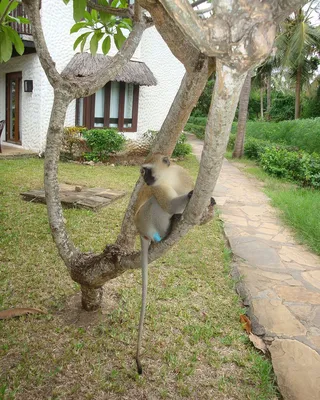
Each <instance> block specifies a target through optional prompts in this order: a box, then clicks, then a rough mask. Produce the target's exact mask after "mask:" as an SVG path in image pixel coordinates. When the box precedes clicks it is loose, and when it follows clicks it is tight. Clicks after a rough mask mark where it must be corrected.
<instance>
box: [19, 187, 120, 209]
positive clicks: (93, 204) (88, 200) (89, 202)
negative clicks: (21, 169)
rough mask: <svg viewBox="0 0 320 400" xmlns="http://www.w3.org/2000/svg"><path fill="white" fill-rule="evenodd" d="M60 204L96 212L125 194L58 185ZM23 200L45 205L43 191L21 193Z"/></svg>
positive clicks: (116, 191) (104, 189) (111, 190)
mask: <svg viewBox="0 0 320 400" xmlns="http://www.w3.org/2000/svg"><path fill="white" fill-rule="evenodd" d="M59 189H60V200H61V204H62V205H63V206H65V207H74V208H86V209H90V210H93V211H97V210H99V209H101V208H102V207H106V206H108V205H109V204H110V203H111V202H112V201H114V200H117V199H120V198H121V197H123V196H125V194H126V192H124V191H120V190H113V189H106V188H86V187H82V186H80V185H70V184H67V183H61V184H59ZM21 196H22V197H23V199H24V200H27V201H36V202H40V203H45V202H46V198H45V193H44V190H43V189H41V190H30V191H28V192H23V193H21Z"/></svg>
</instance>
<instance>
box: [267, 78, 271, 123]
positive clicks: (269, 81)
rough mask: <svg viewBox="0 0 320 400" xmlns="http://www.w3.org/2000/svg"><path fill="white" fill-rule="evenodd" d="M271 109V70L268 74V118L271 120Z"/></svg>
mask: <svg viewBox="0 0 320 400" xmlns="http://www.w3.org/2000/svg"><path fill="white" fill-rule="evenodd" d="M270 110H271V71H270V72H268V74H267V119H268V121H269V120H270Z"/></svg>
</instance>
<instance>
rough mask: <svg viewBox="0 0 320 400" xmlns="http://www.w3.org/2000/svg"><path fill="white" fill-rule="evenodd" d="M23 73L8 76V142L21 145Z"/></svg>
mask: <svg viewBox="0 0 320 400" xmlns="http://www.w3.org/2000/svg"><path fill="white" fill-rule="evenodd" d="M21 81H22V73H21V72H13V73H10V74H7V75H6V141H7V142H11V143H16V144H21V136H20V98H21Z"/></svg>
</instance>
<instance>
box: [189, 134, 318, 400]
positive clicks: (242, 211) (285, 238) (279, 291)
mask: <svg viewBox="0 0 320 400" xmlns="http://www.w3.org/2000/svg"><path fill="white" fill-rule="evenodd" d="M190 143H191V144H192V147H193V152H194V154H195V155H196V156H197V157H198V159H200V155H201V151H202V144H203V143H202V142H201V141H200V140H197V139H195V138H194V137H192V136H190ZM213 196H214V198H215V199H216V201H217V204H218V208H219V210H220V212H221V215H220V218H221V219H222V221H223V223H224V230H225V233H226V236H227V238H228V240H229V242H230V246H231V249H232V252H233V255H234V270H235V273H236V275H238V278H240V279H239V284H238V290H239V293H240V295H241V296H242V298H243V299H244V302H245V305H246V306H248V307H249V309H248V314H249V317H250V318H251V321H252V323H253V332H254V333H255V334H258V335H264V340H265V341H266V343H267V344H269V350H270V353H271V358H272V364H273V368H274V371H275V373H276V375H277V379H278V385H279V388H280V391H281V394H282V396H283V397H284V399H285V400H286V399H288V400H319V399H320V258H319V257H318V256H316V255H315V254H313V253H311V252H310V251H309V250H308V249H307V248H306V247H305V246H302V245H300V244H298V243H297V242H296V241H295V239H294V237H293V235H292V232H291V231H290V230H289V229H288V228H286V227H285V226H284V225H283V224H282V222H281V221H280V220H279V218H278V216H277V211H276V210H275V209H274V208H273V207H271V206H270V204H269V202H270V200H269V198H268V197H267V196H266V195H265V194H264V193H262V191H261V188H259V184H258V183H257V181H256V180H255V179H254V178H252V179H251V178H249V177H247V176H246V175H244V174H243V173H242V172H241V171H239V169H237V168H236V167H235V166H234V165H232V164H231V163H229V162H228V161H227V160H224V162H223V166H222V170H221V173H220V177H219V180H218V182H217V185H216V188H215V190H214V193H213Z"/></svg>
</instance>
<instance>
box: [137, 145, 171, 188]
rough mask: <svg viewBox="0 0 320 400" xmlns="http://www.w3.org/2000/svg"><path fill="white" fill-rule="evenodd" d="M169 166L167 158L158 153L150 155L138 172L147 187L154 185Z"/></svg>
mask: <svg viewBox="0 0 320 400" xmlns="http://www.w3.org/2000/svg"><path fill="white" fill-rule="evenodd" d="M169 166H170V160H169V157H167V156H164V155H163V154H160V153H155V154H151V155H150V156H149V157H148V158H147V159H146V161H145V163H144V164H142V166H141V169H140V172H141V175H142V176H143V179H144V181H145V183H146V184H147V185H148V186H152V185H154V184H155V183H156V182H157V180H158V179H159V178H160V177H161V175H162V174H163V173H164V172H165V171H166V170H167V168H168V167H169Z"/></svg>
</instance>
